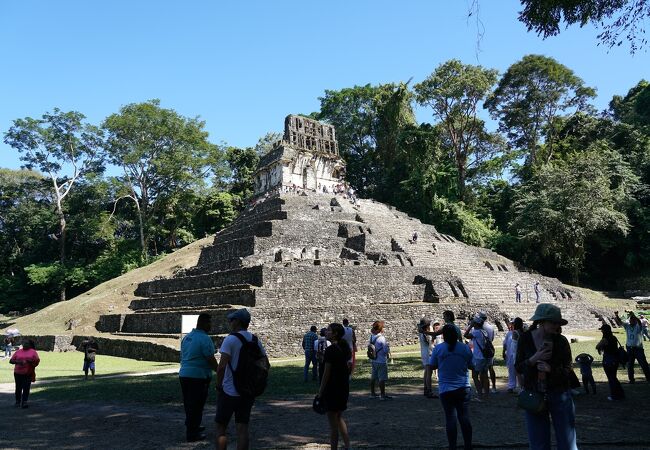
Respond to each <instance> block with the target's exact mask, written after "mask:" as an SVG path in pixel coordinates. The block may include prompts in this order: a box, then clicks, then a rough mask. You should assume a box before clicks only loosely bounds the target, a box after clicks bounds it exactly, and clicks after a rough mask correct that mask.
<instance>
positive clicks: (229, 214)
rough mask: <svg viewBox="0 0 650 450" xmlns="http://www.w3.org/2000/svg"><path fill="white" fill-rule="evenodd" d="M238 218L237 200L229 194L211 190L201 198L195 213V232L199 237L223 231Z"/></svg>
mask: <svg viewBox="0 0 650 450" xmlns="http://www.w3.org/2000/svg"><path fill="white" fill-rule="evenodd" d="M235 217H237V198H236V197H235V196H233V195H232V194H230V193H229V192H222V191H220V190H218V189H210V190H209V191H208V193H207V195H205V196H203V197H201V198H200V199H199V202H198V208H197V210H196V211H195V214H194V217H193V220H194V230H195V233H196V235H197V236H207V235H209V234H214V233H216V232H218V231H221V230H222V229H224V228H225V227H227V226H228V225H230V223H231V222H232V221H233V220H235Z"/></svg>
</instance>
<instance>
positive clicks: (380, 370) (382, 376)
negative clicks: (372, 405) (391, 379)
mask: <svg viewBox="0 0 650 450" xmlns="http://www.w3.org/2000/svg"><path fill="white" fill-rule="evenodd" d="M370 379H371V380H377V381H386V380H388V364H386V363H378V362H374V361H373V362H372V372H371V374H370Z"/></svg>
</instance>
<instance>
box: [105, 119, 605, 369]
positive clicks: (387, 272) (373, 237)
mask: <svg viewBox="0 0 650 450" xmlns="http://www.w3.org/2000/svg"><path fill="white" fill-rule="evenodd" d="M305 130H306V131H305ZM308 138H309V139H308ZM344 170H345V164H344V163H343V161H341V160H340V158H339V156H338V146H337V144H336V139H335V132H334V129H333V128H332V127H331V126H328V125H325V124H321V123H319V122H316V121H313V120H310V119H306V118H302V117H299V116H289V117H287V119H286V121H285V136H284V139H283V140H282V141H281V142H279V143H278V144H277V145H276V147H275V149H274V150H272V151H271V152H270V153H269V154H268V155H267V156H266V157H265V158H263V159H262V161H261V162H260V168H259V170H258V173H257V177H256V196H255V199H254V200H253V201H252V202H251V204H250V206H249V207H248V208H247V209H246V210H245V211H244V212H243V213H242V214H241V215H240V216H239V217H238V218H237V219H236V220H235V221H234V222H233V223H232V225H231V226H229V227H228V228H226V229H224V230H222V231H221V232H219V233H218V234H217V235H216V236H215V239H214V242H213V244H212V245H211V246H209V247H206V248H204V249H203V250H202V253H201V256H200V258H199V262H198V264H197V265H196V267H193V268H191V269H188V270H185V271H183V272H181V273H178V274H176V275H175V276H174V277H173V278H169V279H154V280H151V281H147V282H145V283H142V284H140V285H139V286H138V288H137V290H136V295H137V296H139V297H141V298H139V299H136V300H134V301H133V302H132V303H131V305H130V309H131V310H132V311H133V313H130V314H123V315H115V314H114V315H104V316H102V317H101V318H100V320H99V322H98V323H97V328H98V330H99V331H105V332H112V333H114V334H117V335H139V336H145V337H147V336H148V337H178V336H179V334H180V332H181V317H182V315H183V314H198V313H199V312H209V313H210V314H212V316H213V329H212V331H211V334H212V335H213V336H214V339H215V342H216V343H217V345H218V344H219V341H220V339H221V338H222V337H223V336H225V333H227V332H228V329H227V321H226V320H225V316H226V315H227V314H228V313H229V312H230V311H232V310H234V309H237V308H241V307H247V308H249V309H250V311H251V314H252V317H253V319H252V323H251V329H252V330H253V331H254V332H255V333H256V334H258V335H259V336H260V337H261V339H262V340H263V341H264V342H265V345H266V347H267V349H268V351H269V353H270V354H271V355H272V356H289V355H297V354H301V352H302V349H301V346H300V344H301V338H302V335H303V334H304V333H305V331H306V330H308V329H309V326H311V325H317V326H318V327H321V326H325V325H326V324H328V323H330V322H334V321H337V322H340V321H341V320H342V319H343V318H344V317H347V318H348V319H349V320H350V322H351V323H352V324H353V325H354V326H356V327H357V330H358V331H357V334H358V336H359V339H360V340H363V339H367V337H368V335H369V329H370V325H371V323H372V322H373V321H375V320H384V321H386V334H387V338H388V339H389V341H390V342H391V344H392V345H394V346H395V345H403V344H410V343H415V342H416V341H417V333H416V323H417V322H418V321H419V319H420V318H421V317H423V316H426V317H431V318H441V317H442V311H444V310H446V309H450V310H453V311H454V312H455V313H456V316H457V318H458V319H459V321H461V322H463V323H465V322H466V320H467V319H469V318H471V317H472V316H473V315H474V314H475V313H476V312H477V311H479V310H484V311H486V312H487V313H488V315H489V316H490V318H491V320H492V321H493V322H495V323H496V325H497V327H498V329H499V330H501V331H502V330H504V329H505V323H506V321H507V320H508V319H509V318H511V317H515V316H520V317H522V318H524V319H528V318H529V317H530V316H531V315H532V313H533V311H534V309H535V294H534V292H533V285H534V283H535V282H536V281H537V282H539V283H540V286H541V287H542V295H541V300H542V302H551V303H557V304H558V306H560V307H561V308H562V311H563V315H564V316H565V317H566V318H567V319H568V320H569V325H568V326H567V328H569V329H576V328H591V329H595V328H596V327H597V326H598V325H599V322H598V320H597V318H596V317H597V316H600V315H601V314H603V311H600V310H598V309H597V308H595V307H594V306H593V305H591V304H589V303H588V302H586V301H585V300H584V299H582V298H580V296H579V295H578V294H577V293H576V292H575V291H574V290H572V289H571V287H569V286H566V285H563V284H562V283H561V282H560V281H558V280H557V279H554V278H548V277H544V276H542V275H539V274H535V273H532V272H530V271H528V270H526V269H525V268H523V267H521V266H520V265H519V264H517V263H516V262H514V261H512V260H509V259H507V258H505V257H503V256H500V255H498V254H497V253H495V252H493V251H491V250H487V249H484V248H479V247H474V246H470V245H466V244H464V243H462V242H460V241H458V240H457V239H456V238H454V237H452V236H449V235H446V234H442V233H439V232H438V231H437V230H436V228H435V227H433V226H431V225H426V224H423V223H421V222H420V221H419V220H417V219H414V218H412V217H409V216H408V215H407V214H405V213H403V212H400V211H398V210H397V209H395V208H393V207H391V206H388V205H385V204H382V203H378V202H375V201H373V200H365V199H356V198H354V195H352V197H351V196H350V195H349V193H348V192H347V191H346V190H345V189H341V186H342V184H343V182H342V181H341V177H342V176H343V174H344ZM341 190H344V191H345V193H343V192H341ZM334 191H338V193H337V194H334ZM414 233H417V240H415V241H414V240H413V235H414ZM516 283H519V284H520V285H521V286H522V289H523V301H522V303H515V294H514V288H515V284H516Z"/></svg>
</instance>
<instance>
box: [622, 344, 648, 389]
mask: <svg viewBox="0 0 650 450" xmlns="http://www.w3.org/2000/svg"><path fill="white" fill-rule="evenodd" d="M626 348H627V355H628V358H629V360H628V362H627V377H628V378H629V380H630V381H631V382H634V360H635V359H636V360H637V361H639V365H640V366H641V370H643V374H644V375H645V379H646V381H650V370H649V369H648V361H647V360H646V359H645V353H644V351H643V347H626Z"/></svg>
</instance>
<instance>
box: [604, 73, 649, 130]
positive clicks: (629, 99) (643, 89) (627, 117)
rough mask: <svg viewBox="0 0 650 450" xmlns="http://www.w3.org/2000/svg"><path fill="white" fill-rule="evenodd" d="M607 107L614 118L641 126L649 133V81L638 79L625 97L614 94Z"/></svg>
mask: <svg viewBox="0 0 650 450" xmlns="http://www.w3.org/2000/svg"><path fill="white" fill-rule="evenodd" d="M609 109H610V112H611V113H612V115H613V116H614V119H615V120H620V121H621V122H624V123H627V124H630V125H633V126H636V127H639V128H642V129H644V130H645V132H646V133H647V134H648V135H650V82H648V81H646V80H641V81H639V82H638V83H637V85H636V86H634V87H633V88H632V89H630V90H629V91H628V93H627V94H626V95H625V97H622V96H620V95H615V96H614V98H612V101H611V102H610V103H609Z"/></svg>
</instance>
